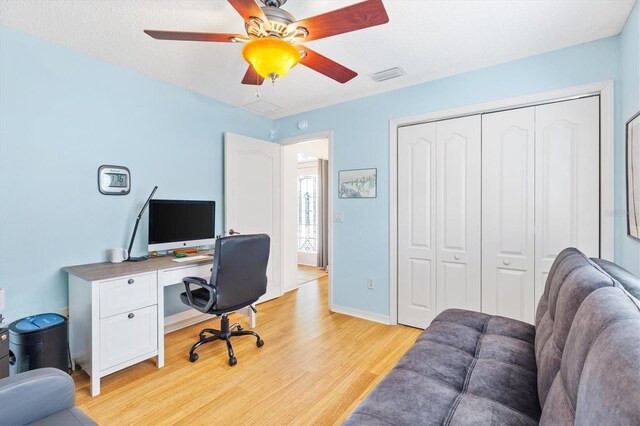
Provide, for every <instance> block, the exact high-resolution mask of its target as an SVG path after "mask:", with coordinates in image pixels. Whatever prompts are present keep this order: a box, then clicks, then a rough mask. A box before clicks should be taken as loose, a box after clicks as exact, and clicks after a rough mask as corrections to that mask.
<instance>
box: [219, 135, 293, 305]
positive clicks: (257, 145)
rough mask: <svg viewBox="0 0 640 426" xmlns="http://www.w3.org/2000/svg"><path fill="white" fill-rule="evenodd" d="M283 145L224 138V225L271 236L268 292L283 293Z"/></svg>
mask: <svg viewBox="0 0 640 426" xmlns="http://www.w3.org/2000/svg"><path fill="white" fill-rule="evenodd" d="M280 192H281V182H280V146H279V145H278V144H275V143H272V142H267V141H263V140H259V139H254V138H250V137H247V136H241V135H235V134H233V133H225V135H224V193H225V195H224V206H225V209H224V224H225V230H226V232H228V233H229V232H230V231H231V230H233V231H234V232H240V233H241V234H262V233H264V234H268V235H269V236H270V237H271V252H270V255H269V265H268V267H267V293H266V294H265V295H264V296H262V297H261V298H260V300H259V302H264V301H266V300H269V299H273V298H274V297H278V296H280V295H281V294H282V288H281V279H280V271H281V257H280V256H281V253H280V250H281V244H280V243H281V227H280V220H281V217H280V208H281V205H280V196H281V194H280Z"/></svg>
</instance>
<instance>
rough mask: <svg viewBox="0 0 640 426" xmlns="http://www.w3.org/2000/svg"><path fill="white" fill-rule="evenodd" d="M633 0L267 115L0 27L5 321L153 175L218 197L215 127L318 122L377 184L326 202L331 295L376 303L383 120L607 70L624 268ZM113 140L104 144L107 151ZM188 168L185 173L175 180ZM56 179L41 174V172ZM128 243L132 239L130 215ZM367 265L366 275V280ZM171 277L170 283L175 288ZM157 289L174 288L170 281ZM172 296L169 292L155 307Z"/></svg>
mask: <svg viewBox="0 0 640 426" xmlns="http://www.w3.org/2000/svg"><path fill="white" fill-rule="evenodd" d="M638 8H639V7H638V5H637V4H636V6H635V8H634V11H633V12H632V15H631V17H630V18H629V21H628V23H627V25H626V27H625V29H624V31H623V33H622V35H621V36H619V37H611V38H608V39H604V40H599V41H596V42H592V43H588V44H584V45H580V46H575V47H572V48H568V49H563V50H560V51H556V52H551V53H548V54H544V55H540V56H536V57H531V58H526V59H523V60H519V61H515V62H511V63H507V64H503V65H499V66H494V67H490V68H486V69H482V70H478V71H474V72H470V73H465V74H462V75H458V76H454V77H450V78H446V79H442V80H438V81H434V82H430V83H425V84H421V85H417V86H413V87H409V88H405V89H401V90H397V91H394V92H390V93H385V94H380V95H376V96H372V97H368V98H365V99H360V100H356V101H352V102H348V103H343V104H340V105H335V106H332V107H328V108H322V109H318V110H315V111H312V112H309V113H304V114H299V115H295V116H292V117H287V118H283V119H280V120H276V121H275V122H272V121H271V120H267V119H263V118H260V117H257V116H256V115H253V114H250V113H247V112H244V111H242V110H239V109H236V108H233V107H230V106H228V105H225V104H222V103H219V102H216V101H213V100H210V99H208V98H205V97H202V96H199V95H196V94H193V93H190V92H187V91H185V90H182V89H179V88H176V87H173V86H171V85H168V84H164V83H161V82H159V81H156V80H154V79H151V78H147V77H144V76H141V75H139V74H136V73H134V72H132V71H128V70H126V69H123V68H120V67H117V66H115V65H112V64H109V63H106V62H103V61H100V60H97V59H94V58H92V57H89V56H86V55H83V54H80V53H76V52H73V51H70V50H68V49H65V48H62V47H59V46H56V45H53V44H50V43H47V42H44V41H41V40H39V39H36V38H34V37H31V36H27V35H24V34H22V33H19V32H16V31H14V30H10V29H7V28H5V27H0V287H4V288H6V289H7V305H8V306H7V309H6V311H5V316H7V317H8V318H9V319H16V318H18V317H21V316H24V315H28V314H32V313H37V312H44V311H58V310H59V309H60V308H61V307H64V306H66V305H67V296H66V294H67V286H66V277H65V275H64V274H63V273H62V272H61V271H60V267H61V266H64V265H71V264H80V263H88V262H97V261H103V260H105V258H106V254H105V250H106V249H107V248H110V247H117V246H124V245H126V243H127V242H128V238H129V236H130V232H131V227H132V225H133V223H132V222H133V220H134V218H135V216H136V215H137V213H138V211H139V209H140V207H141V206H142V204H143V203H144V201H145V199H146V197H147V195H148V193H149V191H150V190H151V188H152V187H153V185H159V187H160V188H159V190H158V192H157V194H156V197H157V198H196V199H197V198H200V199H214V200H216V201H217V202H218V218H217V226H216V228H217V230H218V232H221V231H222V223H221V212H222V207H223V206H222V174H221V172H222V134H223V132H225V131H232V132H235V133H240V134H245V135H248V136H253V137H257V138H261V139H268V137H269V131H270V129H271V128H272V126H273V128H274V129H275V130H276V137H277V138H284V137H290V136H298V135H301V134H303V132H300V131H298V130H297V128H296V123H297V122H298V121H299V120H303V119H304V120H307V121H308V122H309V128H308V129H307V130H306V133H314V132H318V131H323V130H333V134H334V140H333V145H334V146H333V164H332V173H333V176H334V179H337V171H338V170H341V169H350V168H366V167H377V168H378V179H379V187H378V198H376V199H371V200H340V199H337V198H334V209H335V210H338V211H343V212H344V223H335V224H334V231H335V232H334V265H333V271H334V283H333V302H334V304H336V305H340V306H348V307H351V308H356V309H362V310H365V311H369V312H373V313H378V314H382V315H388V308H389V287H388V285H389V261H388V259H389V237H388V236H389V227H388V222H389V212H388V201H389V188H388V182H389V169H388V162H389V160H388V158H389V157H388V143H389V138H388V135H389V120H390V119H393V118H399V117H404V116H409V115H414V114H421V113H427V112H431V111H438V110H443V109H448V108H453V107H458V106H463V105H471V104H476V103H481V102H488V101H491V100H497V99H504V98H509V97H514V96H520V95H525V94H530V93H536V92H542V91H548V90H553V89H559V88H564V87H570V86H575V85H579V84H584V83H589V82H594V81H601V80H615V97H616V105H615V108H616V109H615V118H614V119H615V123H616V128H615V133H616V145H615V155H616V157H615V161H616V163H615V166H616V177H615V182H616V236H615V256H616V261H618V262H620V263H621V264H623V265H624V266H625V267H627V268H629V269H631V270H633V271H635V272H636V273H638V272H640V266H639V263H640V262H639V257H640V245H639V244H638V242H637V241H634V240H632V239H631V238H629V237H627V236H626V225H625V223H624V213H620V212H624V211H625V209H626V206H625V204H624V176H623V171H622V168H623V167H622V164H623V162H624V156H623V155H624V152H623V151H624V150H623V145H624V140H623V131H622V129H623V127H622V126H623V124H624V121H626V120H627V119H628V118H629V117H630V116H631V115H632V114H633V113H635V112H636V111H637V110H638V109H639V104H640V101H639V96H638V94H639V92H640V88H639V84H640V83H639V82H638V80H639V77H638V73H639V68H640V65H639V62H640V60H639V59H638V51H639V44H640V43H639V41H638V39H639V37H640V36H639V29H638V27H639V24H638V15H639V12H638ZM118 150H119V151H118ZM101 164H122V165H125V166H128V167H129V168H130V169H131V171H132V179H133V190H132V192H131V194H130V195H128V196H125V197H107V196H103V195H100V194H99V193H98V191H97V183H96V173H97V169H98V167H99V166H100V165H101ZM190 173H192V174H193V175H194V176H197V179H194V180H189V179H188V178H187V179H185V178H182V179H178V178H176V177H177V176H185V175H186V176H188V175H189V174H190ZM53 181H55V182H56V183H55V184H53V183H52V182H53ZM141 230H142V232H141V233H140V234H139V236H138V239H137V244H136V247H137V248H136V250H134V252H137V253H142V252H143V251H144V249H145V244H144V243H145V241H146V231H145V230H146V222H145V221H143V223H142V225H141ZM367 277H372V278H374V279H375V280H376V288H375V290H368V289H367V288H366V279H367ZM177 290H178V289H173V290H171V291H173V292H177ZM167 300H174V301H175V300H177V296H176V295H175V294H169V295H167ZM180 309H181V307H180V305H179V302H176V303H175V304H173V305H171V306H168V307H167V312H168V313H174V312H177V311H179V310H180Z"/></svg>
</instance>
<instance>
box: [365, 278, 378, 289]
mask: <svg viewBox="0 0 640 426" xmlns="http://www.w3.org/2000/svg"><path fill="white" fill-rule="evenodd" d="M367 288H368V289H369V290H373V289H374V288H376V285H375V283H374V282H373V278H367Z"/></svg>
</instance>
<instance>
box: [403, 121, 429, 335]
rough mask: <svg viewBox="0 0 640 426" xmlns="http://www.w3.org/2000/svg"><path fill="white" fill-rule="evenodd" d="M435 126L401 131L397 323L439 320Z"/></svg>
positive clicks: (408, 128)
mask: <svg viewBox="0 0 640 426" xmlns="http://www.w3.org/2000/svg"><path fill="white" fill-rule="evenodd" d="M435 168H436V124H435V123H427V124H421V125H415V126H409V127H402V128H400V129H399V130H398V322H399V323H401V324H406V325H410V326H414V327H420V328H425V327H426V326H428V325H429V323H430V322H431V320H432V319H433V318H434V317H435V316H436V314H437V311H436V230H435V226H436V208H435V205H436V179H435V178H436V174H435Z"/></svg>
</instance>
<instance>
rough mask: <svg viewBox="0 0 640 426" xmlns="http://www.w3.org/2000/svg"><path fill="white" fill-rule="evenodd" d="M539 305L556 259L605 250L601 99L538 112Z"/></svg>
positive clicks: (540, 108) (555, 105)
mask: <svg viewBox="0 0 640 426" xmlns="http://www.w3.org/2000/svg"><path fill="white" fill-rule="evenodd" d="M535 149H536V154H535V157H536V160H535V161H536V166H535V167H536V170H535V174H536V177H535V180H536V196H535V202H536V213H535V221H536V242H535V245H536V248H535V252H536V260H535V261H536V266H535V270H536V278H535V280H536V282H535V287H536V288H535V302H536V304H537V302H538V300H539V299H540V296H541V295H542V292H543V291H544V284H545V281H546V278H547V275H548V273H549V269H550V268H551V264H552V263H553V260H554V259H555V257H556V256H557V254H558V253H559V252H560V251H561V250H562V249H564V248H565V247H576V248H578V249H579V250H581V251H582V252H583V253H585V254H586V255H587V256H598V255H599V247H600V238H599V235H600V226H599V224H600V190H599V188H600V172H599V171H600V98H599V97H598V96H594V97H590V98H584V99H577V100H573V101H566V102H558V103H553V104H548V105H541V106H538V107H536V148H535Z"/></svg>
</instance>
